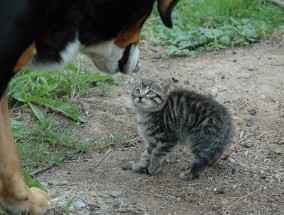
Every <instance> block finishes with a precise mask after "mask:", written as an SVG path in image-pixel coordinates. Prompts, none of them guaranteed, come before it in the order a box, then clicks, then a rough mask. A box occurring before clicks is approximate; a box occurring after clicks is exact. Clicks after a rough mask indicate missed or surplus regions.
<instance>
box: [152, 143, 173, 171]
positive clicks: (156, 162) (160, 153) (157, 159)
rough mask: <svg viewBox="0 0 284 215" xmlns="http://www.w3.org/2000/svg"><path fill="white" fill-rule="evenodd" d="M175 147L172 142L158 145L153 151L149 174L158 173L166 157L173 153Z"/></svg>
mask: <svg viewBox="0 0 284 215" xmlns="http://www.w3.org/2000/svg"><path fill="white" fill-rule="evenodd" d="M175 146H176V143H172V142H163V143H162V142H159V143H158V144H157V146H156V148H154V149H153V151H152V154H151V161H150V166H149V168H148V172H149V174H150V175H152V174H154V173H155V172H157V170H158V168H159V167H160V164H161V162H162V159H163V158H164V156H165V155H167V154H168V153H169V152H171V151H172V149H173V148H174V147H175Z"/></svg>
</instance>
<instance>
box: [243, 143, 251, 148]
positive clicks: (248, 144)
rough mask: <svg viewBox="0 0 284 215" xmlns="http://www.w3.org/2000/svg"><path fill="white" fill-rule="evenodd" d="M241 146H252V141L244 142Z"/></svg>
mask: <svg viewBox="0 0 284 215" xmlns="http://www.w3.org/2000/svg"><path fill="white" fill-rule="evenodd" d="M243 146H244V147H245V148H251V147H253V146H254V143H253V142H245V143H244V144H243Z"/></svg>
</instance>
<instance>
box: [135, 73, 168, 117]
mask: <svg viewBox="0 0 284 215" xmlns="http://www.w3.org/2000/svg"><path fill="white" fill-rule="evenodd" d="M171 85H172V78H171V77H167V78H165V79H164V80H163V81H161V82H160V83H158V82H156V81H152V80H143V79H140V78H139V77H138V76H137V75H135V76H134V88H133V91H132V102H133V104H134V106H135V107H136V108H137V110H138V111H142V112H154V111H159V110H161V108H163V107H164V105H165V103H166V101H167V99H168V96H169V94H170V91H171Z"/></svg>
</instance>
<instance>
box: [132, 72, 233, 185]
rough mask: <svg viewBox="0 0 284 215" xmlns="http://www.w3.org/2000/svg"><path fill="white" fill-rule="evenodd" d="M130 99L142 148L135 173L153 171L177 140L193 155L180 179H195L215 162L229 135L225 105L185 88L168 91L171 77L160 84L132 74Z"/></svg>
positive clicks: (230, 128)
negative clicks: (190, 163)
mask: <svg viewBox="0 0 284 215" xmlns="http://www.w3.org/2000/svg"><path fill="white" fill-rule="evenodd" d="M134 82H135V87H134V89H133V92H132V101H133V104H134V106H135V108H136V110H137V123H138V131H139V133H140V135H141V136H142V137H143V139H144V142H145V145H146V150H145V151H144V152H143V154H142V157H141V158H140V161H139V162H138V163H135V164H134V165H133V166H132V170H133V171H135V172H144V171H148V173H149V174H154V173H155V172H156V171H157V170H158V168H159V166H160V164H161V161H162V158H163V157H164V156H165V155H166V154H167V153H169V152H170V151H171V150H172V149H173V148H174V147H175V146H176V145H177V144H178V143H185V144H187V145H188V146H189V147H190V149H191V151H192V153H193V154H194V156H195V160H194V162H193V164H192V165H191V167H190V168H189V169H187V170H185V171H184V172H181V173H180V178H182V179H184V180H191V179H194V178H196V177H197V176H198V175H199V174H200V173H201V172H202V171H203V170H204V169H205V167H206V166H207V165H208V164H211V163H213V162H215V161H217V160H218V159H219V158H220V157H221V155H222V153H223V152H224V150H225V149H226V147H227V146H228V145H229V143H230V138H231V137H232V134H233V124H232V121H231V116H230V114H229V113H228V111H227V110H226V108H225V107H224V106H223V105H221V104H219V103H218V102H216V101H214V100H213V99H210V98H207V97H205V96H203V95H200V94H197V93H195V92H192V91H188V90H174V91H172V90H171V84H172V78H171V77H168V78H166V79H165V80H163V81H162V82H161V83H157V82H155V81H152V80H141V79H140V78H138V77H135V81H134Z"/></svg>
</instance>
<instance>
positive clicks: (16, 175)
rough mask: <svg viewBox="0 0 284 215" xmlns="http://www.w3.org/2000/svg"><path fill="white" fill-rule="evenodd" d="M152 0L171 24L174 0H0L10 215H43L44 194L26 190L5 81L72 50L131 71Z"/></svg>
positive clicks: (3, 184)
mask: <svg viewBox="0 0 284 215" xmlns="http://www.w3.org/2000/svg"><path fill="white" fill-rule="evenodd" d="M156 1H157V7H158V11H159V14H160V17H161V20H162V22H163V23H164V24H165V26H167V27H172V21H171V13H172V10H173V8H174V7H175V5H176V4H177V2H178V0H48V1H45V0H9V1H8V0H0V98H1V100H0V198H1V201H2V202H3V203H4V205H5V207H6V209H7V210H8V211H9V212H10V213H12V214H27V213H29V214H32V215H40V214H44V213H45V212H46V211H47V209H48V205H49V196H48V194H47V193H45V192H44V191H42V190H40V189H38V188H28V186H27V185H26V184H25V182H24V180H23V176H22V173H21V168H20V163H19V158H18V152H17V146H16V144H15V142H14V138H13V134H12V129H11V126H10V120H9V112H8V98H7V85H8V83H9V81H10V80H11V79H12V78H13V76H14V75H15V74H16V73H17V72H18V71H19V70H21V68H23V67H24V66H27V67H28V68H31V69H33V68H37V69H38V68H39V69H40V68H48V69H54V68H56V67H58V66H64V65H66V64H67V63H68V62H70V61H71V60H72V58H73V57H74V56H75V55H76V54H77V53H78V52H80V53H82V54H84V55H86V56H88V57H89V58H90V59H91V60H92V61H93V63H94V65H95V66H96V68H98V69H99V70H100V71H103V72H107V73H117V72H122V73H129V72H132V71H135V70H137V66H138V59H139V50H138V44H139V41H140V32H141V28H142V26H143V23H144V22H145V21H146V19H147V18H148V16H149V15H150V14H151V11H152V9H153V5H154V3H155V2H156Z"/></svg>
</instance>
